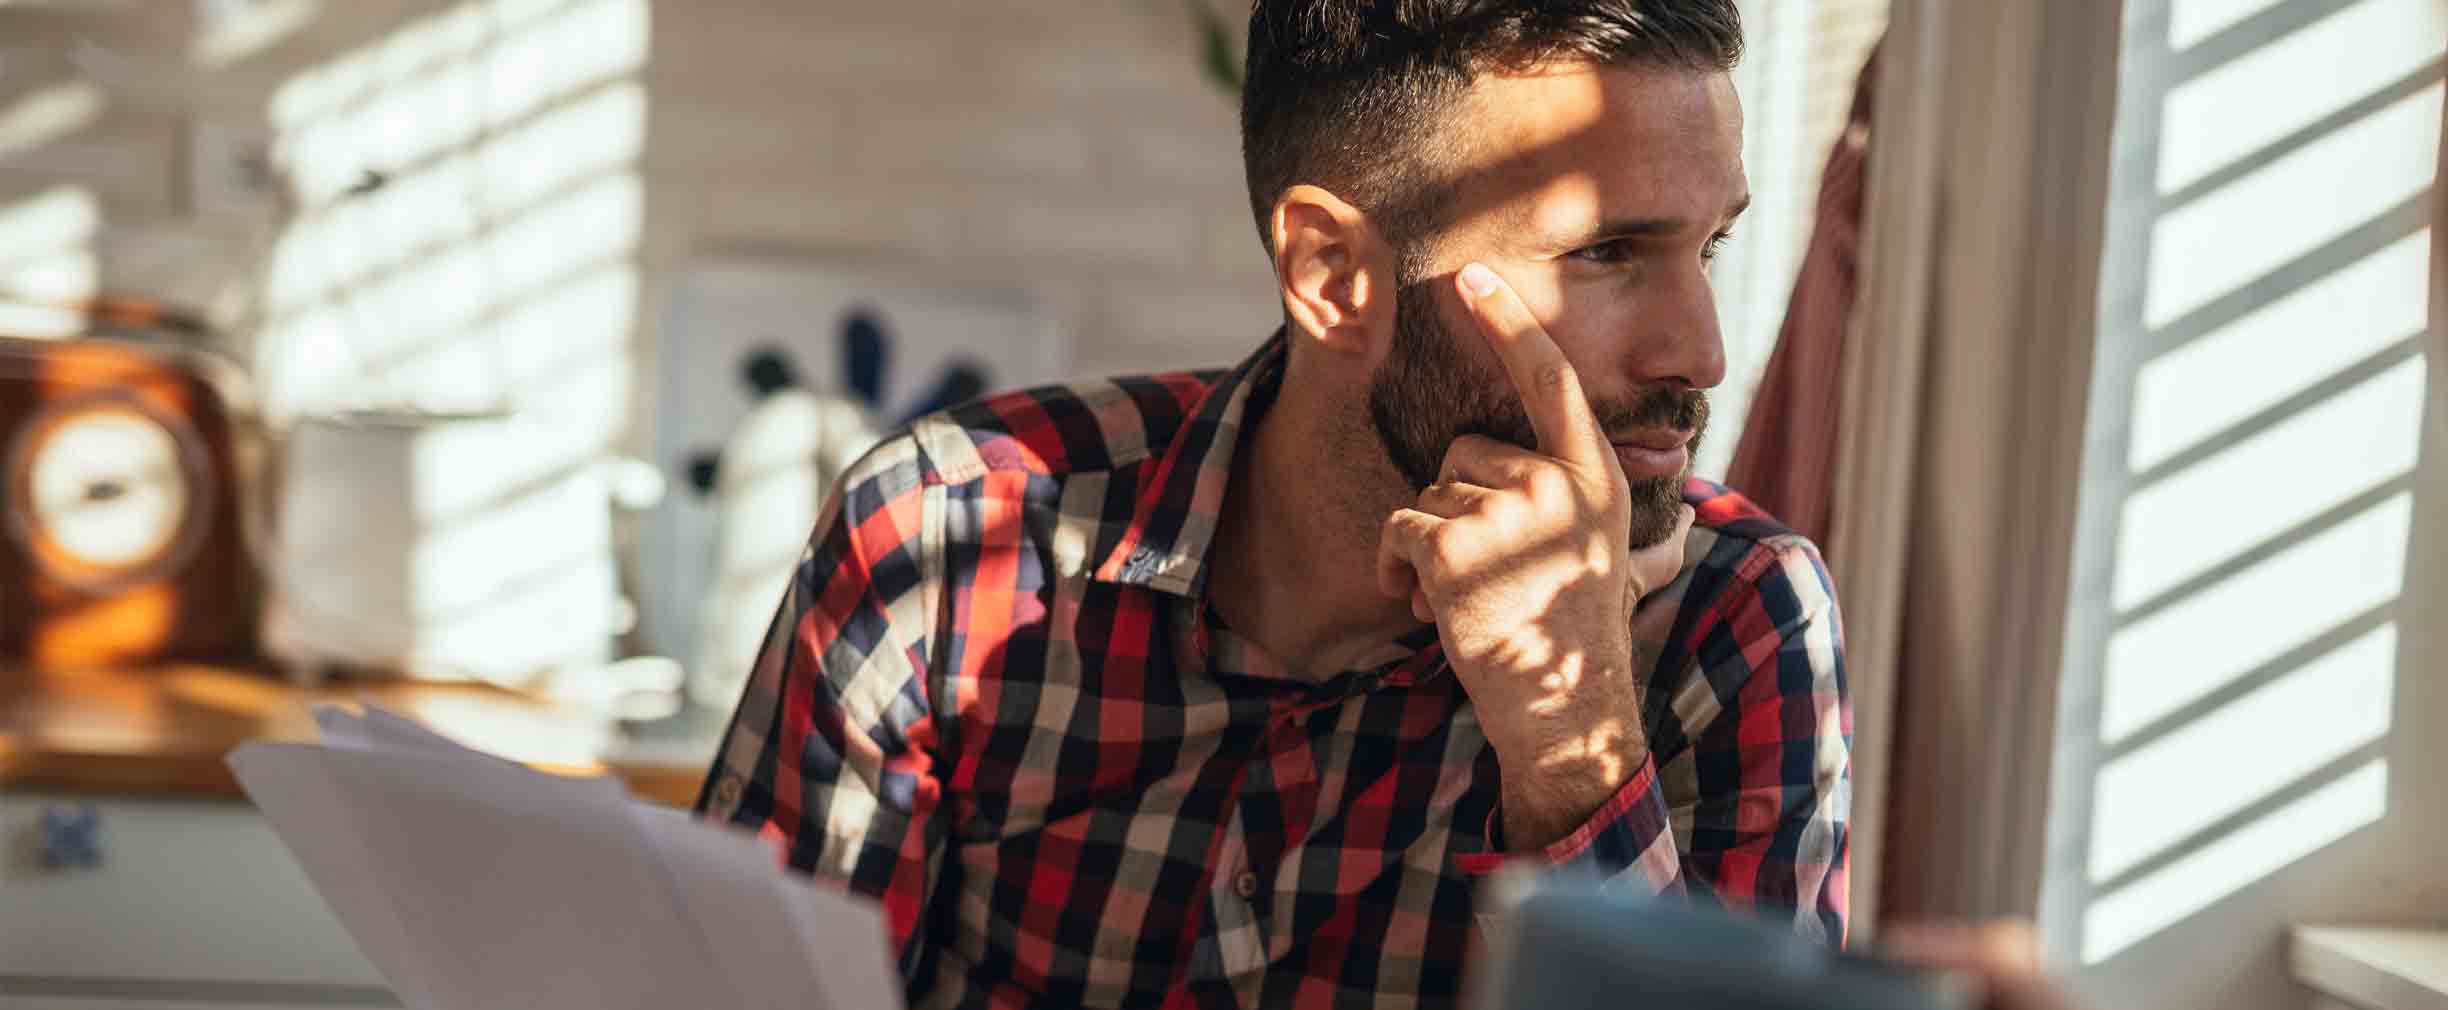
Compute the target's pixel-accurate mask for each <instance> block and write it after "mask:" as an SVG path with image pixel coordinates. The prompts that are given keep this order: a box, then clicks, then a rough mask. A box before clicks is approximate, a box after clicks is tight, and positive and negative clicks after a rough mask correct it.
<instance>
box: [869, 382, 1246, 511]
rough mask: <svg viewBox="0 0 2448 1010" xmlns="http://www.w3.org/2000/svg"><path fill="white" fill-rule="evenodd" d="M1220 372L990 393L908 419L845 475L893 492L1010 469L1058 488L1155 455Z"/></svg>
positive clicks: (968, 481)
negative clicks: (1074, 478) (1072, 479)
mask: <svg viewBox="0 0 2448 1010" xmlns="http://www.w3.org/2000/svg"><path fill="white" fill-rule="evenodd" d="M1222 374H1223V373H1222V371H1220V370H1214V371H1182V372H1164V373H1156V374H1148V375H1123V376H1114V377H1111V378H1102V379H1087V380H1079V381H1073V382H1064V383H1056V384H1051V385H1044V386H1035V387H1031V388H1027V389H1020V390H1013V391H1010V392H1004V393H995V394H992V395H989V396H986V397H983V398H980V399H976V400H971V401H969V402H967V403H963V404H959V405H956V406H953V407H949V408H946V409H944V410H940V411H937V412H935V413H932V414H928V415H925V416H922V417H919V418H916V419H914V420H912V421H910V422H909V424H907V425H905V426H903V427H902V428H900V429H899V430H896V431H894V432H893V433H891V434H889V435H887V436H886V437H885V438H884V439H883V440H882V441H881V442H879V443H878V444H877V445H876V447H875V448H874V449H873V450H871V451H870V452H869V453H868V456H867V458H866V459H864V460H862V461H861V462H860V464H859V465H858V466H856V467H853V468H852V472H851V473H850V474H849V475H846V477H845V482H846V483H864V484H874V485H881V486H882V487H881V489H882V490H886V491H888V492H894V491H899V490H905V489H908V488H913V487H916V486H920V485H951V486H955V487H962V486H970V485H976V484H979V483H981V482H986V481H988V480H989V478H990V476H991V475H996V474H1003V475H1013V474H1017V475H1020V476H1022V477H1023V478H1045V479H1047V481H1050V482H1051V483H1052V484H1056V485H1059V483H1060V482H1061V481H1062V480H1063V479H1064V478H1068V477H1072V476H1075V475H1079V474H1084V473H1097V472H1106V471H1112V470H1118V469H1122V468H1125V467H1129V466H1132V465H1134V464H1137V463H1140V462H1143V461H1145V460H1146V459H1147V458H1148V457H1150V456H1151V455H1154V454H1157V453H1161V452H1163V451H1164V448H1165V447H1166V446H1167V445H1168V444H1170V443H1171V442H1172V440H1173V437H1174V435H1175V433H1176V432H1177V431H1179V430H1180V428H1181V426H1182V424H1183V422H1184V421H1185V420H1186V419H1187V418H1188V417H1189V415H1190V412H1191V411H1192V410H1193V409H1195V408H1196V407H1197V405H1198V403H1199V401H1200V399H1201V398H1203V397H1204V396H1205V395H1206V393H1207V391H1208V390H1209V389H1210V388H1212V387H1213V386H1214V385H1215V383H1216V380H1217V378H1218V377H1219V376H1221V375H1222ZM1024 483H1025V481H1024ZM1038 483H1044V482H1038Z"/></svg>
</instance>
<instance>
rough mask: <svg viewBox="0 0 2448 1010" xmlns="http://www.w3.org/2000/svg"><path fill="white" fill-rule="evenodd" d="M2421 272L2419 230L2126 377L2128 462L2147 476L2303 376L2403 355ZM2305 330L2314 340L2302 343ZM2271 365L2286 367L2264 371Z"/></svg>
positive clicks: (2425, 235)
mask: <svg viewBox="0 0 2448 1010" xmlns="http://www.w3.org/2000/svg"><path fill="white" fill-rule="evenodd" d="M2430 268H2431V231H2430V229H2428V228H2426V229H2423V230H2421V231H2418V232H2415V233H2414V234H2412V235H2408V236H2406V237H2405V238H2402V239H2399V240H2397V241H2395V242H2392V243H2390V244H2389V245H2388V247H2387V248H2384V249H2382V250H2380V251H2379V252H2377V253H2374V254H2372V255H2371V256H2368V257H2365V258H2364V259H2361V260H2358V261H2356V262H2355V263H2353V264H2351V265H2349V266H2347V267H2346V268H2345V269H2343V270H2339V271H2337V272H2336V273H2333V274H2330V275H2328V276H2326V277H2322V278H2320V279H2319V280H2316V281H2314V282H2312V283H2310V284H2307V285H2304V287H2303V288H2302V290H2299V291H2296V292H2295V293H2293V294H2290V295H2288V296H2286V297H2284V298H2280V299H2278V300H2276V301H2273V302H2270V303H2269V304H2267V305H2263V306H2260V307H2258V308H2256V309H2254V310H2252V311H2251V312H2249V313H2247V314H2245V315H2244V316H2243V317H2241V318H2239V319H2237V320H2236V321H2234V322H2232V323H2228V324H2227V325H2225V326H2222V327H2219V328H2218V329H2217V330H2214V331H2212V332H2210V333H2206V334H2203V335H2202V336H2201V337H2198V338H2196V339H2194V340H2192V341H2190V342H2188V343H2185V344H2183V345H2182V346H2179V347H2177V348H2176V349H2175V350H2172V351H2169V352H2167V353H2166V354H2162V355H2160V356H2158V357H2156V358H2153V359H2151V360H2150V361H2148V362H2145V363H2144V364H2143V365H2142V371H2141V374H2140V375H2139V376H2137V377H2136V379H2135V391H2134V413H2133V418H2132V425H2133V433H2132V434H2133V440H2132V442H2131V444H2130V445H2128V446H2127V449H2126V453H2127V465H2129V466H2131V467H2132V468H2133V469H2134V470H2135V471H2136V472H2148V471H2150V470H2152V469H2154V468H2156V467H2158V466H2160V465H2161V464H2164V463H2166V462H2167V461H2168V459H2169V458H2170V457H2172V456H2175V455H2176V454H2177V453H2179V452H2182V451H2183V450H2185V449H2188V448H2191V447H2193V446H2196V445H2199V444H2201V443H2202V442H2203V441H2205V440H2207V439H2208V438H2209V437H2210V436H2212V435H2214V434H2216V433H2217V432H2219V431H2220V430H2222V429H2225V428H2227V427H2229V426H2231V425H2234V424H2237V423H2239V422H2242V421H2244V420H2245V419H2247V418H2249V417H2251V416H2252V415H2254V414H2257V413H2260V412H2262V411H2265V410H2269V409H2272V408H2275V407H2278V406H2280V405H2281V404H2282V403H2284V402H2285V401H2286V400H2287V399H2288V398H2290V397H2293V396H2296V395H2298V394H2300V393H2302V392H2303V391H2304V384H2303V380H2304V377H2305V376H2307V375H2333V374H2336V373H2338V372H2341V371H2344V370H2345V369H2347V368H2348V367H2350V366H2352V365H2355V364H2357V363H2359V362H2363V361H2366V360H2371V359H2374V358H2377V357H2380V356H2383V355H2385V354H2387V353H2389V352H2392V351H2397V350H2403V351H2405V352H2408V353H2410V352H2412V351H2413V350H2414V341H2415V339H2416V337H2417V336H2418V335H2419V334H2420V333H2421V332H2422V328H2423V317H2424V315H2425V312H2426V310H2425V308H2424V305H2423V302H2422V301H2421V300H2419V299H2414V298H2407V297H2405V293H2406V292H2408V291H2419V290H2422V287H2423V285H2425V284H2427V283H2429V282H2430V278H2429V275H2428V271H2429V270H2430ZM2306 333H2318V334H2320V335H2321V339H2319V340H2305V339H2303V335H2304V334H2306ZM2273 361H2285V362H2287V367H2285V368H2270V367H2267V366H2268V365H2269V363H2270V362H2273ZM2204 375H2215V376H2218V377H2219V382H2218V385H2217V386H2216V388H2215V389H2211V388H2204V387H2203V386H2202V385H2201V384H2200V377H2201V376H2204Z"/></svg>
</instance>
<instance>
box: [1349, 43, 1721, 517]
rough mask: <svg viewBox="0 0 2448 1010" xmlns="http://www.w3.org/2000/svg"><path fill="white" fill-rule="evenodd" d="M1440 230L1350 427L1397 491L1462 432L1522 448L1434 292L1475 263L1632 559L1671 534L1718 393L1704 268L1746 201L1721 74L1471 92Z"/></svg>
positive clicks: (1455, 134) (1467, 342)
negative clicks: (1550, 357)
mask: <svg viewBox="0 0 2448 1010" xmlns="http://www.w3.org/2000/svg"><path fill="white" fill-rule="evenodd" d="M1440 140H1441V141H1443V142H1444V146H1445V147H1446V148H1447V149H1448V150H1451V151H1454V152H1456V154H1455V156H1454V160H1455V162H1456V164H1454V165H1449V166H1446V169H1447V171H1448V172H1449V173H1451V174H1450V176H1449V177H1450V178H1451V179H1452V180H1453V181H1452V185H1451V187H1450V192H1451V196H1452V201H1451V206H1449V207H1448V208H1447V209H1446V215H1447V221H1448V224H1447V226H1446V227H1445V228H1444V229H1443V230H1442V231H1441V232H1440V233H1439V234H1437V235H1434V236H1428V237H1426V239H1425V240H1424V241H1422V242H1421V243H1419V244H1418V246H1417V247H1416V248H1414V249H1412V250H1411V252H1412V254H1413V256H1412V259H1413V260H1414V262H1412V263H1411V264H1410V267H1409V271H1408V272H1409V273H1410V276H1406V277H1404V278H1403V279H1402V283H1401V287H1400V290H1399V291H1398V293H1397V298H1396V306H1395V331H1396V332H1395V335H1394V338H1393V340H1392V341H1391V345H1390V347H1389V349H1388V350H1387V352H1386V356H1385V359H1384V360H1383V361H1382V362H1380V363H1379V365H1378V367H1377V371H1376V374H1375V375H1374V376H1373V377H1372V379H1371V382H1370V389H1369V396H1368V399H1369V416H1370V421H1371V423H1372V426H1373V427H1374V428H1375V429H1376V431H1377V435H1378V438H1379V439H1380V441H1382V442H1383V443H1384V445H1385V449H1386V454H1387V456H1388V458H1389V459H1391V460H1392V462H1393V463H1394V466H1395V468H1396V469H1397V470H1398V471H1400V472H1401V473H1402V474H1403V476H1404V477H1405V478H1407V479H1408V480H1409V481H1410V482H1411V484H1412V485H1413V488H1414V489H1415V490H1417V489H1424V488H1426V487H1427V486H1428V485H1429V484H1430V483H1433V482H1434V481H1436V479H1437V477H1438V468H1439V466H1440V465H1441V463H1442V462H1443V460H1444V456H1445V448H1446V446H1447V445H1449V444H1450V443H1451V442H1452V441H1453V440H1454V439H1455V438H1456V437H1458V436H1460V435H1464V434H1481V435H1487V436H1490V437H1494V438H1498V439H1502V440H1504V441H1508V442H1512V443H1514V444H1516V445H1520V446H1523V447H1525V448H1533V447H1535V446H1536V438H1535V435H1534V434H1533V433H1532V429H1531V426H1530V420H1529V415H1528V414H1527V413H1526V412H1525V411H1524V410H1523V408H1522V404H1521V398H1520V395H1519V394H1518V393H1517V392H1516V391H1515V390H1514V388H1513V385H1512V383H1511V381H1510V380H1509V379H1508V378H1507V377H1506V375H1505V372H1504V370H1503V368H1502V366H1501V365H1499V364H1498V362H1497V360H1496V357H1495V352H1494V350H1493V349H1492V348H1490V347H1489V346H1488V344H1487V339H1486V338H1485V337H1484V336H1482V335H1481V334H1480V332H1479V329H1478V326H1477V324H1476V323H1474V322H1473V321H1472V320H1471V318H1470V316H1469V315H1468V314H1467V310H1466V309H1464V307H1463V306H1462V305H1461V304H1460V302H1459V300H1458V299H1457V298H1456V297H1455V295H1454V294H1453V280H1452V277H1453V273H1454V271H1456V270H1458V269H1460V268H1461V267H1462V266H1463V265H1464V264H1467V263H1472V262H1478V263H1484V264H1487V265H1488V266H1489V267H1491V268H1493V269H1494V270H1495V271H1496V272H1497V273H1498V274H1500V275H1502V276H1503V277H1504V278H1505V280H1506V281H1507V282H1508V283H1510V284H1511V285H1512V287H1513V289H1514V290H1515V291H1516V292H1517V293H1519V294H1520V295H1521V297H1522V300H1523V301H1524V302H1525V303H1526V304H1527V305H1528V306H1529V308H1530V311H1531V313H1532V314H1533V315H1535V316H1536V317H1537V318H1538V319H1539V321H1540V322H1541V323H1542V324H1543V325H1544V326H1545V327H1546V329H1547V332H1548V334H1549V335H1550V336H1552V337H1554V338H1555V341H1556V345H1557V346H1558V347H1560V348H1561V349H1562V350H1563V351H1564V355H1565V357H1566V358H1567V359H1569V360H1570V361H1571V362H1572V363H1573V367H1574V368H1575V370H1577V371H1578V372H1579V373H1580V376H1581V382H1582V386H1583V389H1584V390H1585V391H1586V392H1587V394H1588V396H1589V400H1590V406H1591V407H1592V408H1593V409H1594V410H1595V412H1596V414H1597V416H1598V419H1599V421H1600V423H1601V425H1602V426H1603V427H1604V428H1605V430H1606V432H1607V434H1608V435H1609V437H1610V438H1612V439H1613V440H1614V441H1615V443H1616V450H1617V451H1616V457H1617V461H1618V462H1619V463H1620V464H1621V465H1622V466H1623V468H1624V476H1625V477H1626V478H1627V479H1628V480H1629V481H1630V483H1631V487H1632V498H1633V501H1632V530H1631V540H1632V543H1633V545H1634V546H1635V547H1642V546H1648V545H1650V544H1655V543H1657V542H1659V541H1662V540H1664V539H1665V538H1666V537H1667V536H1668V535H1669V534H1671V533H1672V532H1673V529H1674V519H1675V510H1676V506H1677V505H1678V504H1680V502H1681V500H1682V497H1681V488H1682V482H1683V479H1684V478H1685V477H1686V476H1688V475H1689V474H1690V472H1691V453H1692V452H1693V451H1695V450H1696V449H1697V448H1698V445H1699V436H1700V434H1701V432H1702V430H1703V429H1704V428H1706V427H1707V424H1708V399H1707V396H1706V394H1705V393H1704V392H1703V390H1706V389H1708V388H1709V387H1712V386H1715V385H1716V384H1717V383H1718V382H1720V381H1722V380H1723V379H1724V377H1725V349H1724V345H1723V342H1722V341H1721V339H1720V338H1719V335H1718V330H1717V311H1716V305H1715V300H1714V297H1713V295H1712V293H1711V291H1710V288H1709V279H1708V270H1707V268H1708V259H1707V258H1708V256H1709V255H1711V254H1713V253H1714V252H1715V245H1716V244H1717V241H1718V240H1719V239H1720V237H1721V236H1723V235H1724V234H1725V231H1726V229H1727V228H1728V227H1729V226H1730V225H1731V224H1732V222H1733V219H1734V217H1735V216H1736V215H1738V214H1740V213H1741V212H1742V208H1743V207H1744V206H1745V205H1746V204H1747V203H1748V202H1749V198H1750V197H1749V194H1750V190H1749V187H1748V184H1747V183H1746V182H1745V180H1744V177H1743V168H1742V111H1741V107H1740V105H1739V104H1738V103H1737V101H1736V100H1735V96H1734V86H1733V81H1732V80H1731V79H1730V78H1728V77H1727V76H1726V75H1725V74H1722V73H1701V72H1687V71H1672V70H1647V69H1640V70H1617V69H1600V68H1597V67H1594V66H1590V65H1567V66H1562V67H1558V68H1554V69H1549V70H1544V71H1540V72H1537V73H1533V74H1523V75H1506V76H1492V75H1489V76H1482V77H1481V78H1480V79H1479V81H1478V82H1477V83H1476V84H1475V85H1474V86H1473V89H1472V92H1471V94H1470V95H1469V96H1467V97H1466V98H1465V99H1464V100H1463V101H1462V102H1460V103H1458V105H1457V107H1456V108H1454V109H1453V110H1450V111H1449V112H1448V113H1447V118H1446V120H1445V131H1444V135H1443V136H1441V137H1440Z"/></svg>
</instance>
